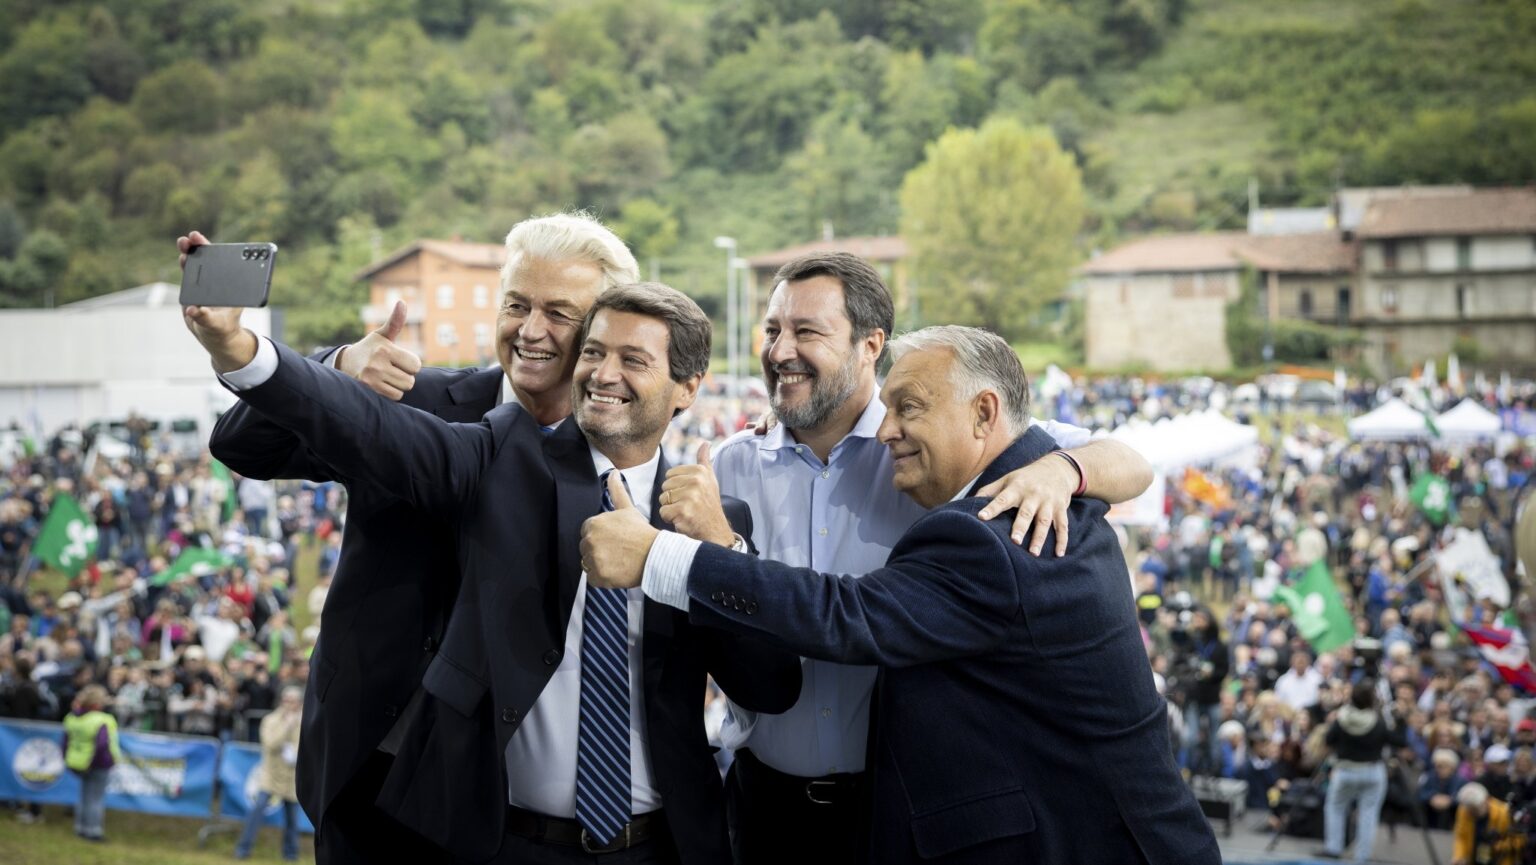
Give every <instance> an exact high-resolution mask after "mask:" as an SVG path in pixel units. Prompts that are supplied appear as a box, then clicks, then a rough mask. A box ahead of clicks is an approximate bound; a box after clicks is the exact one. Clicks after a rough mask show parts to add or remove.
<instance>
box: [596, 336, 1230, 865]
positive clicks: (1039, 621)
mask: <svg viewBox="0 0 1536 865" xmlns="http://www.w3.org/2000/svg"><path fill="white" fill-rule="evenodd" d="M893 353H894V355H895V358H896V361H895V365H894V366H893V367H892V369H891V371H890V375H889V376H888V377H887V379H886V382H885V386H884V387H883V388H882V389H881V391H880V400H881V401H882V403H883V404H884V406H885V409H886V411H885V414H884V418H883V419H882V420H881V422H880V425H879V431H878V436H879V439H880V441H881V442H883V443H884V444H885V446H886V447H887V448H888V449H889V452H890V456H891V458H892V461H893V463H894V484H895V487H896V489H897V490H899V491H901V492H903V493H905V494H906V495H907V496H908V497H910V498H911V499H912V500H913V501H915V502H916V503H917V504H919V505H920V506H922V507H923V508H926V509H928V510H927V512H926V513H925V514H924V515H923V516H921V517H919V518H918V519H917V521H916V522H915V523H913V524H912V526H911V528H909V529H908V530H907V531H906V533H905V534H904V535H903V536H902V537H901V538H900V540H898V541H897V542H896V544H895V547H894V549H893V550H892V552H891V554H890V557H889V559H888V561H887V562H886V565H885V567H883V568H881V569H879V570H875V571H872V572H870V573H867V574H864V575H863V576H862V577H854V576H839V575H836V574H826V573H819V572H817V571H814V570H812V569H809V568H795V567H791V566H789V565H786V564H782V563H779V562H774V561H768V560H765V559H759V558H755V557H753V556H750V555H746V554H743V553H737V552H733V551H732V550H730V549H727V548H725V547H723V546H720V545H717V544H713V543H701V542H699V541H695V540H691V539H688V538H685V537H683V536H681V535H678V534H675V533H672V532H658V531H657V530H656V529H654V528H652V527H651V526H650V525H649V523H647V522H646V521H645V520H644V519H643V518H642V517H641V516H640V515H639V513H638V512H637V511H635V510H633V509H625V508H620V509H618V510H615V511H613V512H611V513H605V514H600V515H598V516H595V517H592V518H590V519H589V520H587V522H586V525H585V526H584V527H583V530H582V535H583V537H582V555H583V557H584V558H585V560H586V561H587V563H588V569H587V572H588V577H589V579H590V580H592V581H593V583H594V584H598V585H609V586H623V587H629V586H635V585H640V586H641V587H642V588H643V590H644V591H645V593H646V594H647V595H648V596H650V597H651V598H653V599H654V600H657V601H659V602H661V603H665V604H668V605H671V606H674V607H677V608H679V609H682V610H686V611H687V612H688V614H689V618H690V620H691V621H693V622H694V623H696V624H700V625H707V626H710V627H715V628H721V629H725V630H728V631H734V632H737V633H740V634H743V635H750V636H753V637H756V638H758V639H761V640H763V641H765V642H768V643H769V644H772V645H777V646H781V647H783V648H785V649H788V650H790V651H793V652H796V653H798V654H800V655H802V656H806V657H809V658H815V659H820V660H825V661H833V662H836V663H842V664H866V665H873V666H877V667H879V680H878V681H879V683H878V684H877V686H876V687H875V690H874V696H873V698H872V699H873V702H874V703H875V706H874V707H873V708H872V714H873V716H874V717H875V718H876V720H875V722H874V729H873V730H872V731H871V739H872V745H871V748H870V765H869V767H868V770H867V771H868V776H869V777H868V781H867V784H868V792H867V793H866V794H865V796H866V798H867V799H869V800H872V810H871V812H870V813H869V815H868V816H867V818H866V819H865V820H864V821H862V822H863V825H862V827H861V828H862V834H863V838H864V842H865V851H864V854H865V855H864V861H869V862H879V863H882V865H900V863H914V865H915V863H917V862H919V861H921V862H924V863H975V862H1042V863H1068V862H1146V863H1153V865H1157V863H1170V865H1171V863H1180V865H1203V863H1215V862H1218V861H1220V853H1219V851H1218V850H1217V846H1216V839H1215V836H1214V835H1213V834H1212V832H1211V829H1210V826H1209V824H1208V823H1207V822H1206V820H1205V818H1204V817H1203V816H1202V815H1201V813H1200V809H1199V807H1198V806H1197V804H1196V803H1195V800H1194V797H1193V796H1192V795H1191V793H1190V791H1189V788H1188V787H1187V786H1186V785H1185V784H1184V781H1183V779H1182V777H1181V776H1180V774H1179V770H1178V767H1177V765H1176V764H1175V763H1174V760H1173V756H1172V751H1171V747H1170V743H1169V740H1168V732H1167V722H1166V718H1167V713H1166V707H1165V704H1164V702H1163V700H1162V699H1161V698H1160V697H1158V695H1157V693H1156V691H1155V690H1154V686H1153V679H1152V670H1151V667H1150V665H1149V663H1148V661H1147V654H1146V651H1145V650H1144V648H1143V646H1142V642H1141V633H1140V628H1139V625H1138V622H1137V618H1136V610H1135V604H1134V601H1133V599H1132V597H1131V593H1130V592H1129V591H1128V590H1127V589H1128V587H1127V586H1126V580H1125V574H1126V566H1125V561H1124V559H1123V558H1122V556H1121V554H1120V548H1119V544H1118V541H1117V540H1116V538H1115V534H1114V531H1113V530H1112V528H1111V527H1110V526H1109V524H1108V523H1107V522H1106V521H1105V519H1104V514H1105V512H1106V511H1107V509H1108V508H1107V506H1106V505H1105V504H1104V503H1103V502H1101V501H1097V500H1094V499H1085V498H1075V499H1073V500H1072V504H1071V507H1070V508H1069V510H1068V512H1067V520H1068V531H1069V538H1070V540H1069V544H1068V548H1067V550H1066V552H1065V555H1062V556H1054V557H1052V556H1036V555H1034V554H1032V553H1030V552H1029V551H1028V550H1026V549H1023V548H1021V547H1019V546H1018V545H1016V544H1014V543H1013V542H1012V540H1011V539H1010V532H1011V530H1012V528H1011V526H1012V515H1011V514H1009V513H1007V512H1004V513H1003V514H1000V515H997V516H995V517H992V518H990V519H984V518H983V517H982V515H981V512H982V511H983V509H984V508H985V507H987V505H988V500H987V499H985V498H981V497H978V496H977V492H978V490H980V489H982V488H984V487H986V486H987V485H988V484H990V483H992V482H993V481H995V480H997V479H998V478H1001V477H1003V476H1004V475H1005V474H1007V473H1009V472H1012V471H1015V470H1017V469H1019V468H1021V467H1023V466H1026V465H1029V464H1030V463H1033V462H1035V461H1037V460H1040V459H1044V458H1046V457H1048V456H1049V455H1050V454H1052V453H1053V452H1054V451H1055V448H1056V443H1055V442H1054V441H1053V440H1052V439H1051V437H1050V436H1049V435H1047V434H1046V433H1045V432H1043V431H1041V430H1040V429H1039V428H1037V427H1033V426H1031V425H1030V420H1029V388H1028V382H1027V381H1026V379H1025V376H1024V370H1023V368H1022V366H1021V365H1020V364H1019V359H1018V356H1017V355H1016V354H1015V353H1014V352H1013V350H1012V349H1011V348H1010V347H1009V346H1008V344H1007V343H1006V342H1004V341H1003V340H1002V339H1001V338H999V337H997V336H996V335H994V334H990V333H988V332H986V331H983V330H978V329H975V328H966V327H953V326H951V327H934V328H927V329H925V330H921V331H918V332H916V333H914V334H910V335H908V336H906V337H903V338H901V339H898V340H896V341H895V343H894V345H893ZM1053 531H1054V529H1053ZM1050 540H1051V539H1050V538H1049V536H1048V537H1047V538H1046V542H1047V544H1049V543H1050ZM999 731H1007V734H1006V735H999ZM871 794H872V795H871Z"/></svg>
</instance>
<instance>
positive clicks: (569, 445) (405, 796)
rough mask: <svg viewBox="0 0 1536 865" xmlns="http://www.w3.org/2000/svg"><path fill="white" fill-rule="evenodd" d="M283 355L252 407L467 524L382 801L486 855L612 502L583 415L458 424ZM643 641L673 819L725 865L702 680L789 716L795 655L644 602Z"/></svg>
mask: <svg viewBox="0 0 1536 865" xmlns="http://www.w3.org/2000/svg"><path fill="white" fill-rule="evenodd" d="M278 351H279V356H280V358H281V360H280V363H279V366H278V370H277V373H276V374H275V375H274V376H273V377H272V379H271V380H269V381H268V382H266V383H264V384H262V385H260V386H259V387H255V388H252V389H250V390H248V391H244V392H242V393H241V394H240V397H241V399H242V400H244V401H246V402H247V403H248V404H249V405H251V406H252V407H254V408H255V409H257V410H258V411H260V412H261V413H262V414H264V415H265V416H267V417H268V418H269V419H271V420H273V421H274V422H276V423H278V424H280V425H282V426H285V427H287V428H289V429H291V430H292V431H294V432H295V433H296V434H297V435H298V436H299V437H300V438H301V439H302V440H303V441H304V442H305V444H306V445H307V446H308V447H309V448H310V449H311V450H312V451H314V452H315V453H316V454H317V455H318V456H319V457H320V458H321V459H322V460H323V461H324V462H325V463H326V464H328V465H331V466H332V467H333V468H334V469H335V470H336V471H337V473H338V474H339V475H340V476H342V477H348V478H357V479H360V480H362V481H364V482H366V483H372V484H374V485H376V486H379V487H381V488H388V489H390V490H391V491H393V492H394V493H395V494H396V495H397V496H399V497H400V498H402V499H404V500H405V501H406V502H408V503H409V504H411V505H412V506H413V507H415V508H418V509H420V510H423V511H426V512H429V513H435V514H439V515H441V516H442V517H443V518H444V519H446V520H449V521H451V522H453V523H454V524H455V525H456V526H457V537H458V570H457V572H458V573H460V574H462V575H463V583H462V586H461V590H460V593H459V598H458V601H457V603H456V605H455V608H454V612H453V614H452V617H451V619H450V622H449V625H448V630H447V632H446V634H445V635H444V638H443V644H442V647H441V648H440V649H439V650H438V652H437V655H436V657H435V658H433V659H432V662H431V664H430V665H429V666H428V669H427V672H426V675H425V678H424V679H423V681H422V684H423V686H424V689H425V693H426V695H427V698H426V699H424V700H422V701H420V703H419V704H418V706H417V709H416V711H415V712H414V714H413V717H412V718H410V719H409V721H410V723H409V726H408V727H407V733H406V736H405V740H404V742H403V743H402V745H401V747H400V752H399V754H398V755H397V757H396V759H395V761H394V764H393V766H392V768H391V771H390V776H389V778H388V780H387V781H386V782H385V786H384V790H383V792H382V794H381V796H380V799H379V804H380V806H381V807H383V808H384V809H385V810H386V811H387V812H389V813H390V814H392V815H393V816H394V817H396V819H398V820H400V821H401V822H402V823H404V824H405V825H406V826H409V827H410V828H412V829H414V830H416V831H417V832H419V833H421V834H422V835H424V836H426V837H427V838H428V839H430V840H432V841H433V842H435V843H437V844H438V845H440V846H442V847H444V848H445V849H447V850H449V851H450V852H452V853H453V854H454V855H456V856H459V857H461V858H464V859H469V860H484V859H487V858H489V857H490V856H492V855H494V854H495V852H496V850H497V849H498V848H499V847H500V844H501V839H502V831H503V829H502V826H503V821H504V819H505V813H506V802H507V782H506V777H505V775H506V772H505V760H504V758H503V755H504V753H505V751H506V746H507V743H508V742H509V741H510V740H511V738H512V735H513V733H515V732H516V731H517V728H518V725H519V724H520V723H521V722H522V720H523V718H524V717H525V716H526V715H527V713H528V710H529V708H530V707H531V706H532V705H533V703H534V700H535V699H536V698H537V697H538V695H539V693H540V691H542V690H543V688H544V685H545V684H546V683H547V682H548V681H549V678H550V676H551V675H552V674H553V673H554V671H555V668H556V667H557V666H558V665H559V663H560V660H561V655H562V652H563V648H564V645H565V630H566V625H567V623H568V622H569V619H570V615H571V605H572V603H573V602H574V600H575V596H576V590H577V587H578V586H579V584H580V578H581V565H580V561H579V549H578V546H579V538H580V532H581V524H582V522H583V521H585V520H586V519H587V518H588V517H590V516H592V515H594V514H596V513H598V512H599V511H600V509H601V491H600V489H599V487H598V483H597V476H596V472H595V470H594V468H593V466H592V459H591V455H590V451H589V449H588V446H587V443H586V441H585V440H584V439H583V438H582V437H581V434H580V430H579V429H577V427H576V425H575V424H574V423H565V424H562V425H561V427H560V429H559V430H558V431H557V432H556V434H554V435H552V436H549V437H547V438H546V437H545V436H543V435H542V434H541V433H540V430H539V428H538V425H537V424H536V423H535V422H534V421H533V419H532V417H530V416H529V415H528V414H527V413H525V412H524V411H523V410H522V409H521V408H519V407H518V406H515V405H503V406H500V407H498V408H496V409H495V410H493V411H492V412H490V413H489V414H488V415H487V416H486V417H485V419H484V421H482V422H481V423H478V424H447V423H444V422H442V421H440V420H438V419H437V418H434V417H432V416H431V415H428V414H426V413H424V412H420V411H415V410H412V409H409V408H404V407H401V406H398V405H396V404H394V403H391V402H389V401H388V400H386V399H384V398H382V397H379V396H377V395H376V394H373V393H372V392H370V391H368V390H367V389H365V388H363V387H361V386H359V385H357V384H356V383H355V382H353V381H351V380H350V379H347V378H346V377H345V376H343V375H341V374H340V373H338V372H336V371H334V370H330V369H326V368H324V367H322V366H320V365H318V364H316V363H313V362H311V361H307V360H305V359H304V358H301V357H299V356H298V355H296V354H294V353H293V352H291V351H289V350H288V349H285V348H282V347H281V346H280V347H279V349H278ZM661 471H662V472H665V467H664V466H663V467H662V469H661ZM660 488H661V485H660V483H658V484H657V485H656V488H655V494H659V491H660ZM652 502H653V511H652V513H656V512H657V511H658V510H659V508H657V507H656V506H655V498H654V495H653V499H652ZM443 576H444V577H445V578H451V576H452V575H451V574H444V575H443ZM644 643H645V646H644V653H643V661H642V664H643V668H644V701H645V712H646V720H647V724H648V730H649V735H650V741H649V747H650V749H651V754H650V756H651V764H652V769H653V772H654V774H655V782H656V785H657V787H658V789H659V790H660V791H661V794H662V799H663V802H664V811H665V813H666V817H667V822H668V826H669V828H670V829H671V832H672V835H673V838H674V840H675V842H676V845H677V848H678V852H679V854H680V856H681V858H682V861H683V862H684V863H718V862H726V861H728V860H729V852H728V845H727V843H726V831H725V815H724V809H723V806H722V804H721V786H720V775H719V772H718V770H717V769H716V768H715V763H714V759H713V756H712V753H711V751H710V749H709V746H708V743H707V740H706V738H705V733H704V725H703V696H704V682H705V674H706V673H708V674H710V675H713V676H714V678H715V680H716V681H717V682H718V683H719V684H720V686H721V688H722V689H724V690H725V691H726V693H728V694H730V695H731V697H732V698H733V699H734V700H736V701H737V702H739V703H742V704H743V705H745V706H747V707H748V708H752V709H756V710H759V711H766V712H779V711H783V710H785V709H787V708H788V707H789V706H791V705H792V704H793V703H794V701H795V699H796V698H797V697H798V696H799V690H800V681H799V679H800V668H799V663H798V660H797V659H796V658H794V657H793V656H792V655H790V654H788V653H784V652H780V651H775V650H773V649H770V648H767V647H766V646H765V645H763V644H761V643H758V642H756V641H753V640H750V639H743V638H740V637H733V636H729V635H727V634H726V633H724V632H720V631H713V630H710V629H706V628H698V627H694V626H692V625H690V624H689V622H688V620H687V617H686V616H684V615H682V614H681V613H678V612H677V611H675V610H672V609H671V608H668V607H664V606H661V605H659V604H656V603H654V602H647V604H646V606H645V624H644Z"/></svg>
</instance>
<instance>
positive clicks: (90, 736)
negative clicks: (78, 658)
mask: <svg viewBox="0 0 1536 865" xmlns="http://www.w3.org/2000/svg"><path fill="white" fill-rule="evenodd" d="M107 702H108V697H107V689H106V688H103V687H102V686H100V685H87V686H85V687H84V688H81V689H80V694H79V696H77V697H75V706H74V710H73V711H71V712H70V713H69V715H67V716H66V717H65V718H64V765H65V766H68V767H69V770H70V771H71V772H74V773H75V774H76V775H79V776H80V804H79V806H78V807H76V808H75V834H76V835H79V836H80V837H81V838H84V839H86V840H87V841H104V840H106V839H105V838H104V837H103V836H102V831H103V823H104V822H105V821H106V810H107V804H106V803H107V778H108V777H109V776H110V775H111V774H112V767H113V766H115V765H117V763H118V761H119V760H121V759H123V754H122V751H120V750H119V749H118V745H117V719H116V718H114V717H112V715H111V714H109V713H108V712H107V711H105V710H106V707H107Z"/></svg>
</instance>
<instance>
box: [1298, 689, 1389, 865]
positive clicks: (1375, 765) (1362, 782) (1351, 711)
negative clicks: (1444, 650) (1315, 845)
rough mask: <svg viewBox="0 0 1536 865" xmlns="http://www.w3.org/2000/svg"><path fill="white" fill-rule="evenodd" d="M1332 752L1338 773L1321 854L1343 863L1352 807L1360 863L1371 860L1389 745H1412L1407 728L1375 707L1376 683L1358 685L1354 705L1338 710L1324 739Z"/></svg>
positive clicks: (1332, 779) (1331, 781)
mask: <svg viewBox="0 0 1536 865" xmlns="http://www.w3.org/2000/svg"><path fill="white" fill-rule="evenodd" d="M1324 741H1325V742H1327V744H1328V747H1329V748H1331V749H1332V750H1333V755H1334V763H1333V771H1332V772H1331V773H1330V774H1329V776H1328V796H1327V799H1326V800H1325V801H1324V803H1323V843H1324V845H1325V846H1324V848H1323V849H1322V850H1321V851H1319V852H1318V855H1319V856H1323V857H1326V858H1329V859H1340V858H1343V855H1344V818H1345V817H1346V816H1348V814H1349V807H1350V805H1352V804H1353V805H1355V806H1356V808H1357V811H1356V814H1355V861H1356V862H1365V861H1366V860H1368V859H1370V858H1371V848H1373V847H1374V846H1375V845H1376V825H1377V823H1378V821H1379V820H1380V819H1381V805H1382V803H1383V802H1384V801H1385V800H1386V798H1387V764H1386V761H1385V759H1384V758H1383V755H1382V751H1383V749H1385V748H1386V747H1387V746H1389V745H1390V746H1392V747H1394V748H1403V747H1407V739H1406V738H1405V737H1404V736H1403V731H1402V728H1400V727H1398V726H1397V725H1395V724H1393V723H1392V722H1391V720H1390V719H1388V718H1387V717H1386V716H1385V715H1383V714H1382V713H1381V712H1379V711H1377V709H1376V684H1375V683H1374V682H1371V681H1370V680H1367V679H1362V680H1360V681H1359V682H1356V683H1355V685H1354V687H1353V688H1352V689H1351V691H1350V697H1349V702H1348V703H1347V704H1345V705H1343V706H1341V707H1339V710H1338V714H1337V716H1336V717H1335V718H1334V720H1333V722H1332V723H1331V724H1329V726H1328V733H1327V736H1326V738H1325V740H1324Z"/></svg>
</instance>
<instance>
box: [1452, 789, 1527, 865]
mask: <svg viewBox="0 0 1536 865" xmlns="http://www.w3.org/2000/svg"><path fill="white" fill-rule="evenodd" d="M1456 802H1457V805H1458V807H1457V809H1456V828H1455V830H1454V831H1453V833H1452V839H1451V865H1515V863H1516V862H1519V861H1520V853H1521V851H1522V850H1523V849H1524V848H1525V835H1524V833H1522V832H1517V831H1515V830H1514V829H1513V821H1512V820H1511V819H1510V809H1509V805H1507V804H1505V803H1503V802H1500V801H1499V800H1497V799H1495V798H1493V797H1491V796H1489V795H1488V788H1487V787H1484V786H1483V785H1482V784H1479V783H1477V782H1475V781H1474V782H1472V783H1470V784H1467V785H1466V786H1465V787H1462V788H1461V792H1459V793H1457V794H1456Z"/></svg>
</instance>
